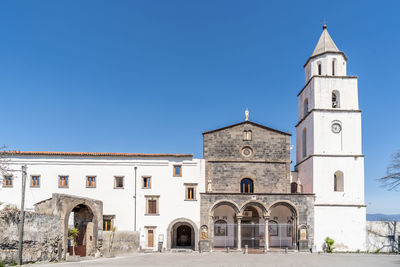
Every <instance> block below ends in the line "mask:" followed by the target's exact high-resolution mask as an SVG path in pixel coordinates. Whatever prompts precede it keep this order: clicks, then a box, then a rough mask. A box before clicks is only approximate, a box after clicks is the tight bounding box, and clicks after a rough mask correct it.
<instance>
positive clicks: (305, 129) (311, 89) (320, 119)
mask: <svg viewBox="0 0 400 267" xmlns="http://www.w3.org/2000/svg"><path fill="white" fill-rule="evenodd" d="M346 64H347V57H346V55H345V54H344V53H343V52H342V51H340V50H339V49H338V47H337V46H336V44H335V43H334V41H333V40H332V38H331V36H330V35H329V33H328V30H327V27H326V25H324V26H323V30H322V34H321V36H320V38H319V40H318V43H317V45H316V47H315V49H314V52H313V54H312V55H311V57H310V58H309V59H308V60H307V62H306V63H305V65H304V69H305V86H304V88H303V89H301V91H300V92H299V94H298V95H297V97H298V123H297V125H296V167H295V170H296V171H297V173H298V179H299V180H300V182H301V184H302V185H303V192H304V193H314V194H315V207H314V216H315V217H314V218H315V234H314V245H316V247H317V249H318V250H321V249H322V245H323V243H324V240H325V238H326V237H330V238H332V239H334V240H335V247H336V250H343V251H355V250H357V249H360V250H365V241H366V240H365V225H366V209H365V205H364V155H363V154H362V138H361V110H360V109H359V106H358V87H357V77H356V76H349V75H347V69H346Z"/></svg>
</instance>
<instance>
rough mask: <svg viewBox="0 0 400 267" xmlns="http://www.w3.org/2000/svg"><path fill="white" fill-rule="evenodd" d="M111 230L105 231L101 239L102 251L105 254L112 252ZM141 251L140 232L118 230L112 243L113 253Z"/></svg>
mask: <svg viewBox="0 0 400 267" xmlns="http://www.w3.org/2000/svg"><path fill="white" fill-rule="evenodd" d="M110 234H111V232H105V231H104V232H103V234H102V240H101V252H102V254H103V255H107V254H108V253H110V250H109V248H110V245H111V236H110ZM138 251H139V232H134V231H116V232H115V233H114V240H113V243H112V249H111V254H114V255H121V254H127V253H132V252H138Z"/></svg>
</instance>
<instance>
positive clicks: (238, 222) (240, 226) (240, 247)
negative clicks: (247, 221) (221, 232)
mask: <svg viewBox="0 0 400 267" xmlns="http://www.w3.org/2000/svg"><path fill="white" fill-rule="evenodd" d="M236 218H237V225H238V230H237V234H238V236H237V241H238V242H237V250H238V251H241V250H242V216H237V217H236Z"/></svg>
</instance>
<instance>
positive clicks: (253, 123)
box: [203, 120, 291, 136]
mask: <svg viewBox="0 0 400 267" xmlns="http://www.w3.org/2000/svg"><path fill="white" fill-rule="evenodd" d="M242 124H251V125H254V126H257V127H260V128H263V129H267V130H270V131H273V132H276V133H280V134H284V135H289V136H291V134H290V133H285V132H282V131H279V130H276V129H272V128H269V127H267V126H265V125H262V124H258V123H255V122H252V121H247V120H246V121H243V122H239V123H235V124H232V125H228V126H225V127H222V128H218V129H215V130H211V131H206V132H203V135H204V134H209V133H214V132H218V131H221V130H225V129H229V128H232V127H235V126H239V125H242Z"/></svg>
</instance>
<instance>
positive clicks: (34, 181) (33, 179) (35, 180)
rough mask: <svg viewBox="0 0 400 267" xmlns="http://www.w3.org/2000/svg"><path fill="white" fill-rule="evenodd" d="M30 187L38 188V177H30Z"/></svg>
mask: <svg viewBox="0 0 400 267" xmlns="http://www.w3.org/2000/svg"><path fill="white" fill-rule="evenodd" d="M31 187H40V176H39V175H31Z"/></svg>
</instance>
